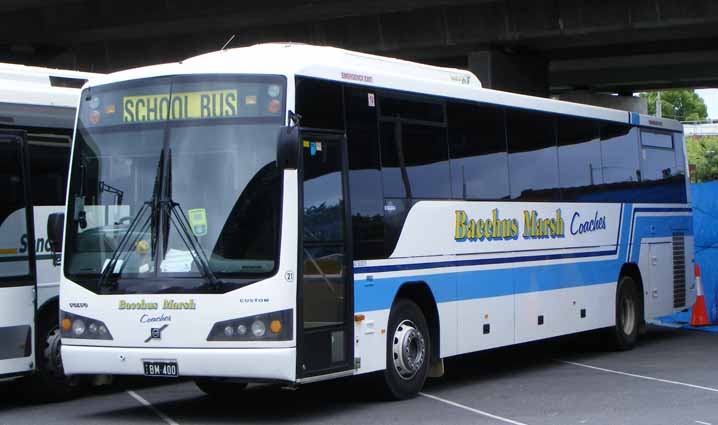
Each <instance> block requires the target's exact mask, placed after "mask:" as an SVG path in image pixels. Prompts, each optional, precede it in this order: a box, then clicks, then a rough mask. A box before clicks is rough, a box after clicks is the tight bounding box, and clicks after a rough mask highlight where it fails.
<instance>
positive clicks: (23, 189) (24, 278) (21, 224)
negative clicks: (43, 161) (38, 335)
mask: <svg viewBox="0 0 718 425" xmlns="http://www.w3.org/2000/svg"><path fill="white" fill-rule="evenodd" d="M26 154H27V147H26V143H25V135H24V133H23V132H13V131H8V130H0V198H2V202H1V203H0V378H3V377H11V376H14V375H21V374H24V373H27V372H31V371H32V370H33V369H34V360H33V352H34V350H33V345H34V334H35V330H34V329H35V308H36V306H35V302H36V301H35V293H36V287H35V255H34V254H35V251H34V243H35V242H34V241H35V238H34V237H33V220H32V205H31V204H30V191H29V189H28V181H29V180H28V177H29V172H28V161H27V155H26Z"/></svg>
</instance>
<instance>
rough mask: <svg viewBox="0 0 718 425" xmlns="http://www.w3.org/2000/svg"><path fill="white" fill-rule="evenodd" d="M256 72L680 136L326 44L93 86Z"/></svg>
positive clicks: (127, 74)
mask: <svg viewBox="0 0 718 425" xmlns="http://www.w3.org/2000/svg"><path fill="white" fill-rule="evenodd" d="M233 72H236V73H257V74H280V75H287V76H295V75H296V76H306V77H315V78H321V79H326V80H334V81H340V82H345V83H352V84H358V85H365V86H370V87H378V88H387V89H394V90H401V91H405V92H412V93H424V94H431V95H437V96H444V97H450V98H456V99H465V100H473V101H478V102H485V103H491V104H498V105H506V106H512V107H517V108H525V109H532V110H541V111H547V112H554V113H559V114H566V115H574V116H584V117H589V118H595V119H600V120H606V121H615V122H620V123H626V124H633V125H640V126H644V127H653V128H660V129H664V130H671V131H678V132H682V131H683V127H682V125H681V124H680V123H679V122H678V121H674V120H669V119H662V118H656V117H653V116H648V115H639V114H636V113H632V112H627V111H621V110H616V109H609V108H603V107H598V106H591V105H585V104H579V103H572V102H566V101H559V100H554V99H547V98H541V97H534V96H526V95H521V94H515V93H509V92H504V91H498V90H491V89H486V88H483V87H482V86H481V82H480V81H479V79H478V78H477V77H476V76H475V75H474V74H473V73H471V72H469V71H465V70H460V69H454V68H442V67H436V66H431V65H425V64H420V63H415V62H409V61H405V60H400V59H394V58H388V57H383V56H376V55H370V54H366V53H359V52H354V51H350V50H344V49H339V48H335V47H327V46H313V45H308V44H297V43H268V44H257V45H254V46H249V47H241V48H234V49H227V50H221V51H217V52H212V53H206V54H202V55H199V56H195V57H192V58H189V59H187V60H184V61H181V62H177V63H170V64H163V65H153V66H147V67H142V68H135V69H131V70H127V71H121V72H117V73H114V74H109V75H107V76H104V77H100V78H98V79H97V80H93V81H91V83H90V85H100V84H108V83H112V82H117V81H124V80H131V79H136V78H146V77H154V76H162V75H178V74H216V73H233Z"/></svg>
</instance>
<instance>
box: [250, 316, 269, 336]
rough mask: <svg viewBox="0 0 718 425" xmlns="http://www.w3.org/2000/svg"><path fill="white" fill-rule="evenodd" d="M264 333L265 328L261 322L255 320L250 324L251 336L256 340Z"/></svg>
mask: <svg viewBox="0 0 718 425" xmlns="http://www.w3.org/2000/svg"><path fill="white" fill-rule="evenodd" d="M266 332H267V327H266V326H264V322H262V321H261V320H260V319H257V320H255V321H254V322H252V334H254V336H256V337H257V338H261V337H263V336H264V334H265V333H266Z"/></svg>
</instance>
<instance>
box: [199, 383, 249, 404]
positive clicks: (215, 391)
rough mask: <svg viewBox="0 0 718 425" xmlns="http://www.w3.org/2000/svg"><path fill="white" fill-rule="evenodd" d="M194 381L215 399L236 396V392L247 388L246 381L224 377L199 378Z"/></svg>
mask: <svg viewBox="0 0 718 425" xmlns="http://www.w3.org/2000/svg"><path fill="white" fill-rule="evenodd" d="M194 383H195V385H197V388H199V389H200V390H201V391H202V392H203V393H205V394H207V395H208V396H210V397H212V398H215V399H230V398H234V396H235V395H236V393H238V392H240V391H243V390H244V389H245V388H247V384H245V383H241V382H232V381H227V380H223V379H212V378H197V379H195V380H194Z"/></svg>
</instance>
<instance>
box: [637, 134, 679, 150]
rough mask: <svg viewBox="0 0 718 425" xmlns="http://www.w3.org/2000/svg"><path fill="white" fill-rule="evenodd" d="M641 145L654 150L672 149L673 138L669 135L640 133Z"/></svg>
mask: <svg viewBox="0 0 718 425" xmlns="http://www.w3.org/2000/svg"><path fill="white" fill-rule="evenodd" d="M641 145H643V146H651V147H654V148H665V149H673V137H672V136H671V134H670V133H659V132H656V131H647V130H646V131H641Z"/></svg>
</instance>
